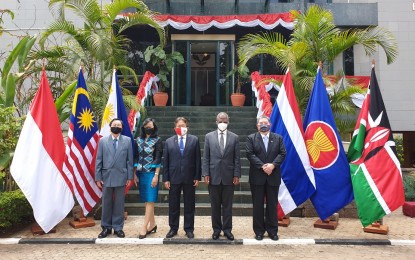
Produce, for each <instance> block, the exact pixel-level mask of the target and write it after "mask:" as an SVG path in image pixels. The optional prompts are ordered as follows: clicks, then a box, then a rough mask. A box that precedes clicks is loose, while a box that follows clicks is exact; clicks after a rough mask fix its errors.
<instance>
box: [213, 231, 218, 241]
mask: <svg viewBox="0 0 415 260" xmlns="http://www.w3.org/2000/svg"><path fill="white" fill-rule="evenodd" d="M219 234H220V233H217V232H213V234H212V239H213V240H218V239H219Z"/></svg>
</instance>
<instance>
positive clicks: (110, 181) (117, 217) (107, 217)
mask: <svg viewBox="0 0 415 260" xmlns="http://www.w3.org/2000/svg"><path fill="white" fill-rule="evenodd" d="M110 127H111V134H110V135H109V136H106V137H103V138H101V139H100V140H99V143H98V152H97V158H96V162H95V181H96V183H97V185H98V187H99V188H101V189H102V218H101V226H102V232H101V233H100V234H99V235H98V238H104V237H106V236H107V235H109V234H111V233H112V229H114V234H116V235H117V237H125V234H124V231H123V230H122V229H123V227H124V199H125V195H124V191H125V186H126V185H129V184H130V182H131V181H132V180H133V149H132V145H131V138H129V137H128V136H124V135H121V134H120V133H121V131H122V128H123V122H122V120H121V119H118V118H114V119H113V120H111V122H110Z"/></svg>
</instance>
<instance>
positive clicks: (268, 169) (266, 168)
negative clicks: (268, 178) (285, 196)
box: [262, 163, 275, 175]
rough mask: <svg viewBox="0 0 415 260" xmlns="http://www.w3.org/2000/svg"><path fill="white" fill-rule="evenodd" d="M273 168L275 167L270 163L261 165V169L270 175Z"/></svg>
mask: <svg viewBox="0 0 415 260" xmlns="http://www.w3.org/2000/svg"><path fill="white" fill-rule="evenodd" d="M274 169H275V166H274V165H273V164H272V163H266V164H264V165H262V170H263V171H264V172H265V173H266V174H267V175H270V174H271V173H272V171H273V170H274Z"/></svg>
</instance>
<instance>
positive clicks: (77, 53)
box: [28, 0, 165, 119]
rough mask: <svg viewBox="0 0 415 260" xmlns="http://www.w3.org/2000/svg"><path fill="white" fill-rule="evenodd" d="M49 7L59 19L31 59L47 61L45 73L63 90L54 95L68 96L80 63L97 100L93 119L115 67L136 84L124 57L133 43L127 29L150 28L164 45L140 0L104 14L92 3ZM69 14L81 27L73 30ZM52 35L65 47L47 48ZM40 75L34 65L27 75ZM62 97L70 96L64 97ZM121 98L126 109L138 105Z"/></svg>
mask: <svg viewBox="0 0 415 260" xmlns="http://www.w3.org/2000/svg"><path fill="white" fill-rule="evenodd" d="M49 7H50V8H51V10H52V11H54V12H55V13H56V15H57V16H58V19H57V20H56V21H54V22H52V24H51V25H50V26H49V28H48V29H47V30H46V31H45V32H44V33H43V35H42V36H41V38H40V40H39V43H40V49H39V50H37V51H35V52H33V53H31V58H32V59H34V60H37V59H42V58H46V59H47V60H48V63H47V65H46V70H47V71H49V74H50V75H52V76H50V78H49V79H50V81H51V86H52V87H55V86H56V87H57V88H61V92H60V93H59V95H58V96H60V94H62V92H63V91H64V90H67V92H71V91H72V88H74V84H73V80H74V79H76V75H77V74H78V70H79V66H80V65H81V64H82V65H83V66H84V73H85V75H86V78H87V84H88V88H89V90H90V92H92V93H93V94H92V95H91V97H92V99H98V100H91V102H92V103H93V104H97V105H98V104H99V106H98V107H94V110H95V111H96V114H97V115H98V113H99V110H100V109H101V107H100V104H104V106H105V103H106V101H105V102H103V101H102V100H99V99H106V98H107V97H108V95H107V94H106V92H107V91H108V88H109V84H108V83H107V82H106V80H108V79H109V78H110V75H111V73H112V69H113V67H114V66H116V67H117V69H119V70H121V72H122V73H123V75H132V77H133V80H134V81H135V83H136V84H137V85H138V78H137V75H136V74H135V72H134V70H133V69H132V68H130V67H129V66H127V59H126V55H127V52H128V48H129V45H130V43H131V41H130V40H129V39H128V38H127V37H126V36H125V35H124V32H125V30H127V29H129V28H131V27H133V26H136V25H150V26H152V27H153V28H155V30H156V31H157V33H158V35H159V37H160V42H161V43H162V44H164V43H165V31H164V29H163V28H162V27H160V26H159V25H158V24H157V22H156V21H155V20H154V13H153V12H152V11H150V10H149V9H148V7H147V6H146V5H145V4H144V3H143V2H142V1H139V0H114V1H113V2H112V3H111V4H108V5H106V6H105V7H104V10H101V7H100V5H99V4H98V2H97V1H96V0H51V1H50V2H49ZM128 8H134V9H135V10H136V11H135V12H134V13H130V14H128V16H120V15H119V14H120V13H121V12H122V11H123V10H125V9H128ZM67 11H71V12H72V13H74V14H75V15H76V16H77V18H78V21H81V22H82V24H83V28H77V27H76V26H75V24H74V23H73V22H71V21H69V20H66V15H65V13H66V12H67ZM56 35H60V36H62V37H63V39H64V45H60V44H56V43H54V44H53V46H51V47H49V46H47V44H48V43H49V42H51V41H53V40H54V39H55V37H56ZM40 70H41V68H40V66H37V67H34V68H33V70H32V71H28V73H34V72H38V71H40ZM70 83H72V84H70ZM68 85H69V86H70V88H68ZM130 94H131V93H130ZM63 95H64V96H65V97H66V96H69V95H65V93H63ZM125 98H126V103H127V104H130V105H134V103H136V102H135V101H134V97H125ZM65 100H66V99H64V100H60V106H59V107H60V108H61V109H62V110H68V107H70V105H69V104H66V109H65V105H64V104H63V102H64V101H65ZM136 106H138V104H136ZM61 112H62V111H61ZM65 117H66V116H63V118H61V119H64V118H65Z"/></svg>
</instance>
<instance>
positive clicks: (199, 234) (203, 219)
mask: <svg viewBox="0 0 415 260" xmlns="http://www.w3.org/2000/svg"><path fill="white" fill-rule="evenodd" d="M316 220H317V218H291V223H290V225H289V226H288V227H280V228H279V237H280V240H279V241H272V240H270V239H268V238H267V237H266V236H265V238H264V240H262V241H256V240H255V239H254V233H253V231H252V218H251V217H240V216H237V217H233V230H232V233H233V234H234V236H235V240H234V241H233V242H231V241H228V240H227V239H226V237H224V236H221V237H220V239H219V240H217V241H215V240H212V239H211V234H212V229H211V222H210V217H207V216H196V219H195V232H194V234H195V238H194V239H188V238H187V237H186V236H185V233H184V231H183V230H182V226H183V225H182V224H183V218H181V220H180V221H181V222H180V228H181V230H179V234H178V235H177V236H176V237H174V238H173V239H165V238H164V237H165V235H166V234H167V232H168V231H169V226H168V217H167V216H156V222H157V226H158V229H157V233H153V234H151V235H149V236H147V238H145V239H138V238H137V237H138V232H139V229H140V226H141V224H142V223H143V216H128V218H127V220H126V222H125V226H124V232H125V234H126V237H125V238H116V236H114V235H109V236H108V237H107V238H105V239H98V238H97V236H98V234H99V233H100V231H101V228H100V221H95V223H96V225H95V226H93V227H87V228H80V229H74V228H72V227H71V226H70V225H69V221H71V219H69V218H67V219H65V220H63V221H62V222H61V223H60V224H59V225H57V227H56V233H50V234H44V235H33V234H32V232H31V229H30V227H28V228H26V229H24V230H22V231H20V232H18V233H15V234H13V235H12V236H11V237H10V238H3V239H0V244H17V243H20V244H68V243H69V244H243V245H258V244H287V245H297V244H298V245H304V244H339V245H342V244H345V245H390V244H392V245H414V246H415V219H413V218H410V217H407V216H404V215H403V214H402V209H398V210H396V211H395V212H393V213H392V214H390V215H388V216H386V217H384V219H383V221H384V224H385V225H387V226H388V227H389V233H388V234H387V235H380V234H372V233H366V232H364V231H363V229H362V226H361V224H360V221H359V220H358V219H348V218H340V220H339V225H338V227H337V229H335V230H327V229H321V228H314V226H313V224H314V222H315V221H316Z"/></svg>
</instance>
